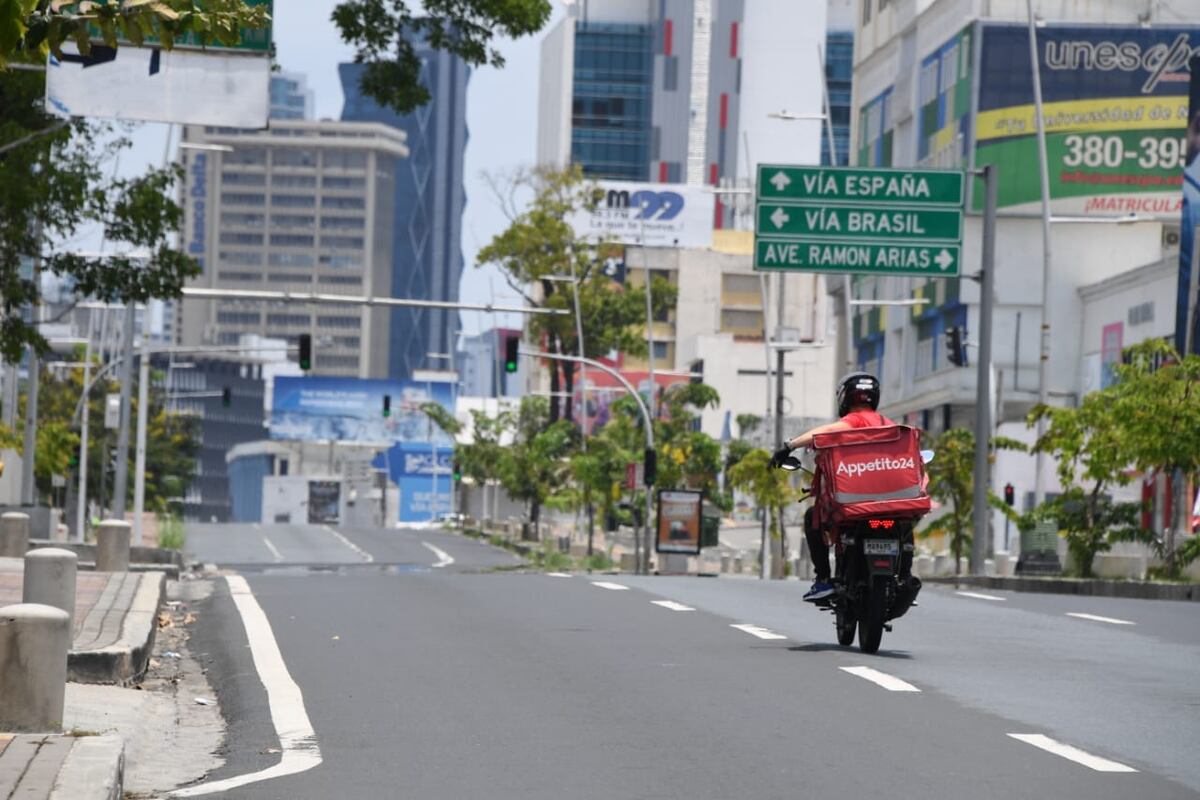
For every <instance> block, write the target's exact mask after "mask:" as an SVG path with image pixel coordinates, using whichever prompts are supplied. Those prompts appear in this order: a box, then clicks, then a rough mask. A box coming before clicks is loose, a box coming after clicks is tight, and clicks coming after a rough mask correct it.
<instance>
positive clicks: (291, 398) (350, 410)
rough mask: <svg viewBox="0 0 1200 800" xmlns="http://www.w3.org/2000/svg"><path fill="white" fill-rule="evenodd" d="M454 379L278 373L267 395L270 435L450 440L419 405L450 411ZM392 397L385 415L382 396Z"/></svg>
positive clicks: (384, 440) (318, 438)
mask: <svg viewBox="0 0 1200 800" xmlns="http://www.w3.org/2000/svg"><path fill="white" fill-rule="evenodd" d="M454 388H455V387H454V384H451V383H438V382H430V383H424V382H418V381H391V380H364V379H360V378H334V377H312V376H295V377H294V376H282V375H281V376H278V377H276V378H275V386H274V391H273V394H272V398H271V420H270V423H269V428H270V433H271V438H272V439H290V440H300V441H331V440H332V441H340V442H359V443H364V444H379V443H390V442H429V441H435V442H439V443H443V444H448V443H449V438H448V437H447V436H446V434H445V433H443V432H442V431H441V430H440V429H438V428H437V426H435V425H433V424H432V422H431V421H430V419H429V417H428V416H427V415H426V414H425V412H423V411H422V410H421V406H422V405H424V404H425V403H427V402H429V401H431V400H432V401H433V402H435V403H438V404H440V405H441V406H442V407H443V408H445V409H446V410H447V411H449V412H450V413H451V414H453V413H454ZM385 396H388V397H390V398H391V408H390V413H389V414H388V416H384V411H383V402H384V401H383V398H384V397H385Z"/></svg>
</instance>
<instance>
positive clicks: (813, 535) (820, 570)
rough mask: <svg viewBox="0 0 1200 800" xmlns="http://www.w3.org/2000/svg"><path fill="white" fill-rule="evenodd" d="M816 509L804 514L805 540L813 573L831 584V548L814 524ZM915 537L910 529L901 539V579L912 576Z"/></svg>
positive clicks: (820, 579)
mask: <svg viewBox="0 0 1200 800" xmlns="http://www.w3.org/2000/svg"><path fill="white" fill-rule="evenodd" d="M814 511H815V509H812V508H810V509H808V510H807V511H805V512H804V538H805V539H807V540H808V554H809V556H811V557H812V563H813V572H815V573H816V575H817V580H818V581H821V582H822V583H829V578H830V574H831V573H830V571H829V546H828V545H827V544H825V535H824V533H823V532H822V531H820V530H818V529H817V528H816V526H815V525H814V524H813V513H814ZM912 544H913V535H912V529H911V528H909V529H908V530H907V531H906V532H905V534H904V536H902V537H901V551H900V577H901V578H907V577H908V576H909V575H912V563H913V553H912V549H911V548H912Z"/></svg>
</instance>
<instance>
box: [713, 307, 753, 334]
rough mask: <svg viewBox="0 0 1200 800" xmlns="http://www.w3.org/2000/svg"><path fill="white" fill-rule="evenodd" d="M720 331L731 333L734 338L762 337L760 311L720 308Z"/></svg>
mask: <svg viewBox="0 0 1200 800" xmlns="http://www.w3.org/2000/svg"><path fill="white" fill-rule="evenodd" d="M721 333H731V334H733V336H734V338H735V339H758V340H761V339H762V334H763V315H762V311H740V310H735V309H728V308H723V309H721Z"/></svg>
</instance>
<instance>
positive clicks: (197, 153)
mask: <svg viewBox="0 0 1200 800" xmlns="http://www.w3.org/2000/svg"><path fill="white" fill-rule="evenodd" d="M184 141H185V142H186V143H190V144H193V145H200V146H203V149H195V148H190V149H185V150H183V151H182V152H181V154H180V158H181V159H182V161H183V164H184V170H185V177H184V183H183V190H182V198H181V199H182V205H183V207H184V220H185V221H184V247H185V249H186V251H187V253H188V254H189V255H191V256H193V257H195V258H197V259H198V260H199V261H200V264H201V268H202V270H203V271H202V273H201V275H200V276H199V277H198V278H196V279H194V280H192V281H191V282H190V285H191V286H196V287H205V288H212V289H269V290H290V291H297V292H320V293H327V294H349V295H375V296H383V297H391V296H395V295H396V294H403V293H402V292H397V291H396V287H395V285H394V275H393V266H392V265H393V263H394V259H393V244H392V238H393V237H392V228H393V225H394V221H395V216H396V215H395V198H396V191H395V182H396V180H395V175H396V164H397V162H399V161H403V160H404V159H405V158H406V157H407V156H408V152H409V151H408V147H407V146H406V145H405V137H404V133H403V132H401V131H398V130H396V129H394V128H390V127H388V126H386V125H380V124H377V123H347V122H307V121H298V120H297V121H293V120H286V121H280V122H275V123H273V124H272V125H271V128H270V129H269V130H265V131H244V130H237V129H231V128H201V127H188V128H186V129H185V131H184ZM394 313H395V312H393V311H391V310H389V309H382V308H372V309H364V308H362V307H361V306H356V305H351V304H347V305H337V304H320V305H313V306H309V305H303V304H299V303H264V302H261V301H243V300H238V299H217V300H194V299H192V300H185V301H183V302H182V303H181V306H180V309H179V313H178V314H177V317H176V320H175V327H176V330H177V331H179V339H180V341H181V343H183V344H186V345H198V344H216V345H236V344H238V342H239V340H240V337H241V336H242V335H244V334H259V335H261V336H269V337H273V338H279V339H286V340H289V341H295V340H296V338H297V337H298V336H299V335H300V334H301V333H308V334H311V335H312V336H313V342H314V345H315V347H314V352H315V356H314V359H313V372H314V373H315V374H318V375H345V376H354V377H361V378H368V377H376V378H378V377H385V376H387V375H388V374H389V364H390V360H391V357H392V353H391V350H392V347H393V343H394V342H395V339H394V337H393V336H392V335H391V330H392V325H393V323H392V320H391V319H390V318H391V317H392V315H393V314H394Z"/></svg>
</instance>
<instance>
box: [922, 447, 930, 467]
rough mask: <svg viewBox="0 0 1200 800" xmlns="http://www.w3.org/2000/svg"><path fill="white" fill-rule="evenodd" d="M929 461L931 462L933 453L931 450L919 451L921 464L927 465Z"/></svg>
mask: <svg viewBox="0 0 1200 800" xmlns="http://www.w3.org/2000/svg"><path fill="white" fill-rule="evenodd" d="M930 461H933V451H932V450H922V451H921V463H922V464H928V463H929V462H930Z"/></svg>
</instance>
